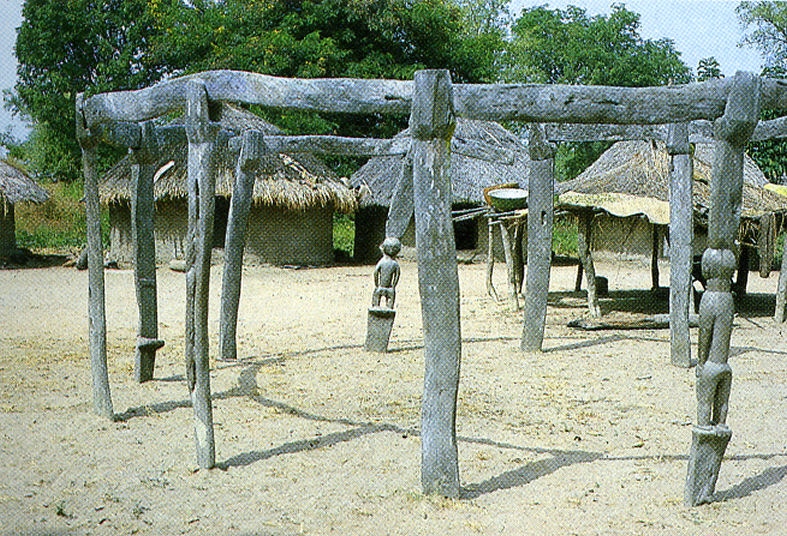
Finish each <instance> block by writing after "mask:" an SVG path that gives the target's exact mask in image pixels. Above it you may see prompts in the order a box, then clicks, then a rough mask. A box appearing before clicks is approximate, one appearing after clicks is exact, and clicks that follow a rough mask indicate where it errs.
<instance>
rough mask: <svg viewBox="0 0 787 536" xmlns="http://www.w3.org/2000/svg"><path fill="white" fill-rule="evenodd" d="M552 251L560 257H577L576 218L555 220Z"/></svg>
mask: <svg viewBox="0 0 787 536" xmlns="http://www.w3.org/2000/svg"><path fill="white" fill-rule="evenodd" d="M552 251H553V252H554V253H555V255H558V256H560V257H574V258H576V256H577V222H576V218H574V216H561V217H558V218H555V224H554V227H553V232H552Z"/></svg>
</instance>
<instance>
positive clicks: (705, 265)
mask: <svg viewBox="0 0 787 536" xmlns="http://www.w3.org/2000/svg"><path fill="white" fill-rule="evenodd" d="M761 83H762V82H761V80H760V78H759V77H757V76H754V75H753V74H751V73H742V72H738V73H736V74H735V78H734V81H733V86H732V88H731V89H730V93H729V95H728V97H727V105H726V107H725V110H724V115H723V116H721V117H720V118H719V119H718V120H716V122H715V124H714V135H715V137H716V145H715V150H714V153H713V171H712V175H711V197H710V200H711V205H710V214H709V216H708V249H706V250H705V253H704V254H703V255H702V272H703V274H704V275H705V277H706V278H707V281H708V287H707V290H706V291H705V293H704V294H703V295H702V300H701V301H700V319H699V338H698V342H697V423H696V424H695V426H694V428H693V429H692V445H691V451H690V452H689V467H688V473H687V476H686V486H685V491H684V500H685V502H686V504H687V505H689V506H696V505H698V504H703V503H707V502H711V501H712V500H713V493H714V488H715V486H716V479H717V478H718V475H719V470H720V469H721V460H722V459H723V457H724V451H725V449H726V447H727V443H728V442H729V440H730V437H731V436H732V431H731V430H730V428H729V427H728V426H727V424H726V419H727V412H728V407H729V398H730V386H731V384H732V369H731V368H730V366H729V365H728V364H727V360H728V358H729V351H730V338H731V336H732V320H733V315H734V313H735V305H734V303H733V299H732V292H731V287H730V285H731V283H730V282H731V278H732V274H733V271H734V270H735V264H736V262H735V255H734V253H733V251H734V244H735V238H736V237H737V234H738V227H739V225H740V214H741V199H742V190H743V155H744V151H745V149H746V143H747V142H748V140H749V138H750V137H751V135H752V133H753V132H754V128H755V127H756V125H757V120H758V117H759V114H760V89H761Z"/></svg>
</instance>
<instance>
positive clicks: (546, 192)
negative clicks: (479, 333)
mask: <svg viewBox="0 0 787 536" xmlns="http://www.w3.org/2000/svg"><path fill="white" fill-rule="evenodd" d="M554 155H555V148H554V145H552V144H550V143H548V142H547V141H546V138H545V135H544V128H543V126H541V125H537V124H534V125H531V126H530V180H529V184H528V202H527V204H528V217H527V237H528V242H527V276H526V281H527V284H526V292H525V313H524V329H523V330H522V343H521V348H522V350H524V351H526V352H533V351H540V350H541V345H542V343H543V342H544V324H545V322H546V315H547V297H548V293H549V270H550V268H551V265H552V226H553V220H554V206H553V199H552V197H553V196H554V193H555V174H554V168H555V160H554Z"/></svg>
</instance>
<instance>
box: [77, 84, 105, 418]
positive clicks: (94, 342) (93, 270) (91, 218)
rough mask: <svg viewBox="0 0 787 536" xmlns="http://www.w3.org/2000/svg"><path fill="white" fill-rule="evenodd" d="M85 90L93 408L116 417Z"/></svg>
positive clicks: (82, 135)
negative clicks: (110, 383) (110, 377)
mask: <svg viewBox="0 0 787 536" xmlns="http://www.w3.org/2000/svg"><path fill="white" fill-rule="evenodd" d="M82 102H83V100H82V94H80V95H78V96H77V100H76V131H77V139H78V140H79V144H80V146H81V148H82V172H83V174H84V176H85V215H86V219H87V259H88V260H87V263H88V318H89V322H90V328H89V332H90V371H91V375H92V379H93V411H94V412H95V413H96V414H97V415H100V416H102V417H106V418H108V419H114V418H115V413H114V410H113V408H112V395H111V393H110V389H109V372H108V371H107V316H106V300H105V297H104V253H103V246H102V244H101V205H100V202H99V198H98V171H97V170H96V144H95V140H93V139H91V137H90V133H89V132H88V131H87V130H86V128H85V123H84V117H83V114H82Z"/></svg>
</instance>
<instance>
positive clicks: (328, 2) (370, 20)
mask: <svg viewBox="0 0 787 536" xmlns="http://www.w3.org/2000/svg"><path fill="white" fill-rule="evenodd" d="M459 1H460V0H418V1H413V0H189V1H186V0H157V1H150V0H108V1H104V2H94V1H93V0H69V1H68V2H59V1H55V0H27V1H26V2H25V5H24V8H23V16H24V22H23V24H22V27H21V28H20V31H19V35H18V38H17V57H18V58H19V61H20V64H21V67H20V69H19V83H18V84H17V86H16V92H15V95H13V96H12V97H11V104H12V106H13V107H15V108H16V109H17V110H18V111H20V112H22V113H23V114H25V115H26V116H28V117H29V118H30V119H32V122H33V128H34V132H33V135H32V136H31V138H30V141H29V142H28V143H27V144H26V146H25V147H24V149H25V150H26V156H27V159H28V160H31V161H32V162H31V163H32V165H33V166H32V167H33V168H34V169H36V170H37V171H39V172H43V173H45V174H51V175H54V176H57V177H59V178H64V179H73V178H75V177H77V176H78V175H79V169H80V166H79V149H78V147H77V143H76V141H75V140H74V135H73V133H74V126H73V125H74V99H75V96H76V94H77V93H78V92H83V91H84V92H86V93H88V94H93V93H97V92H103V91H114V90H122V89H135V88H139V87H143V86H146V85H150V84H152V83H154V82H156V81H158V80H160V79H161V78H162V77H164V76H171V75H178V74H186V73H193V72H197V71H201V70H206V69H239V70H247V71H253V72H258V73H264V74H271V75H276V76H287V77H304V78H313V77H362V78H373V77H374V78H379V77H384V78H396V79H409V78H412V75H413V73H414V72H415V71H416V70H417V69H422V68H448V69H450V70H451V73H452V76H453V78H454V80H455V81H456V82H488V81H492V80H494V79H495V78H496V76H497V70H496V69H497V65H496V61H497V59H498V57H499V53H500V51H501V50H502V48H503V37H504V34H505V30H504V28H502V27H501V26H499V24H502V21H503V20H504V19H502V18H501V17H502V16H501V13H502V12H503V11H502V10H503V9H504V7H505V3H506V2H504V1H502V0H473V1H472V2H469V1H466V0H462V2H461V5H460V3H459ZM470 4H472V5H473V6H475V7H478V6H482V7H485V9H486V11H484V17H483V18H482V19H471V18H469V15H470V14H471V12H472V13H475V12H474V11H473V10H472V9H470V8H469V7H468V6H469V5H470ZM255 111H258V112H259V113H261V114H263V115H264V116H265V117H266V118H267V119H269V120H271V121H272V122H274V123H276V124H278V125H279V126H281V127H283V128H284V129H285V130H287V131H290V132H298V133H329V132H336V133H343V134H347V135H352V134H358V133H363V134H365V135H370V134H372V135H392V134H393V133H395V132H396V131H398V130H399V129H400V128H403V127H404V126H405V125H406V118H404V119H399V120H391V119H389V118H382V117H371V118H369V117H348V116H325V115H318V114H313V113H311V114H308V113H293V112H283V111H280V110H261V109H256V110H255Z"/></svg>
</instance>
